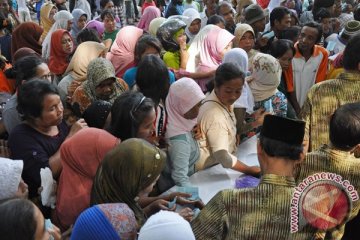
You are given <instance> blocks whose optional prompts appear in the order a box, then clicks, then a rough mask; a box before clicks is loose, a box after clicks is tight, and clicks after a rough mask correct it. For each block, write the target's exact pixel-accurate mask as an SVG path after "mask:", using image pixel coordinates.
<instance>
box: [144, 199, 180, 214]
mask: <svg viewBox="0 0 360 240" xmlns="http://www.w3.org/2000/svg"><path fill="white" fill-rule="evenodd" d="M149 207H150V209H151V212H152V213H155V212H158V211H160V210H166V211H175V210H176V204H174V205H173V206H172V207H171V208H169V201H166V200H164V199H158V200H155V201H154V202H152V203H150V205H149Z"/></svg>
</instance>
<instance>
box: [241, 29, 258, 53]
mask: <svg viewBox="0 0 360 240" xmlns="http://www.w3.org/2000/svg"><path fill="white" fill-rule="evenodd" d="M254 44H255V40H254V35H253V34H252V32H246V33H244V35H243V36H242V37H241V39H240V40H239V48H242V49H244V50H245V51H246V52H249V51H250V50H251V49H252V48H253V47H254Z"/></svg>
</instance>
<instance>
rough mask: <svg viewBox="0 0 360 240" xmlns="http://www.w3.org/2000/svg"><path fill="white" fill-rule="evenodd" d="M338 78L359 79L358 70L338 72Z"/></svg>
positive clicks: (359, 72)
mask: <svg viewBox="0 0 360 240" xmlns="http://www.w3.org/2000/svg"><path fill="white" fill-rule="evenodd" d="M338 79H342V80H347V81H359V80H360V71H355V72H343V73H340V75H339V77H338Z"/></svg>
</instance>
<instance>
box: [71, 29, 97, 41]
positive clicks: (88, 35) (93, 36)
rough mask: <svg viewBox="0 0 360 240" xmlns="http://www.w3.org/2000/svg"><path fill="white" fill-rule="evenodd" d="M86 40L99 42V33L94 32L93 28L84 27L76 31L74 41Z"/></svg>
mask: <svg viewBox="0 0 360 240" xmlns="http://www.w3.org/2000/svg"><path fill="white" fill-rule="evenodd" d="M88 41H92V42H98V43H100V42H101V41H100V38H99V34H98V33H97V32H96V30H95V29H90V28H84V29H82V30H81V31H80V32H79V33H78V35H77V37H76V42H77V43H78V44H80V43H83V42H88Z"/></svg>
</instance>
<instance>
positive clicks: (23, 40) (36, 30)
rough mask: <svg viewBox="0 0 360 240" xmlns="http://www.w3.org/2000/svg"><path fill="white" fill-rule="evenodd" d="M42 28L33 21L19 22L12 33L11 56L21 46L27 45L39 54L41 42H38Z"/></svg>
mask: <svg viewBox="0 0 360 240" xmlns="http://www.w3.org/2000/svg"><path fill="white" fill-rule="evenodd" d="M42 32H43V29H42V28H41V27H40V26H39V25H37V24H36V23H34V22H24V23H21V24H20V25H19V26H18V27H17V28H15V30H14V31H13V33H12V38H11V56H14V53H15V52H16V51H17V50H18V49H19V48H23V47H28V48H31V49H32V50H34V51H35V52H36V53H38V54H41V48H42V46H41V44H40V43H39V39H40V36H41V34H42Z"/></svg>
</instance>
